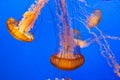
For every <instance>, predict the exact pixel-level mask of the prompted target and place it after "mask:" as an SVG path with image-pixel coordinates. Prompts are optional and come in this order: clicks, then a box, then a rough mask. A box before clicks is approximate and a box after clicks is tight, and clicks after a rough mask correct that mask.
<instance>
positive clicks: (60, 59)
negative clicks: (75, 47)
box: [50, 52, 84, 70]
mask: <svg viewBox="0 0 120 80" xmlns="http://www.w3.org/2000/svg"><path fill="white" fill-rule="evenodd" d="M50 62H51V63H52V64H53V65H54V66H55V67H57V68H58V69H61V70H75V69H77V68H79V67H80V66H81V65H82V64H83V63H84V57H83V55H81V54H80V53H78V54H72V53H67V54H66V53H64V52H63V53H61V54H60V53H59V54H54V55H52V56H51V58H50Z"/></svg>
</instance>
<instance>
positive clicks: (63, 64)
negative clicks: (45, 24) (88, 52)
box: [50, 0, 84, 70]
mask: <svg viewBox="0 0 120 80" xmlns="http://www.w3.org/2000/svg"><path fill="white" fill-rule="evenodd" d="M65 1H66V0H60V2H57V1H56V3H57V5H59V6H60V8H61V12H62V15H60V14H59V16H61V18H60V19H61V20H62V21H61V22H62V25H61V28H60V33H59V34H60V35H59V37H60V46H61V47H60V48H59V52H56V53H54V54H53V55H52V56H51V58H50V62H51V63H52V64H53V65H54V66H55V67H57V68H58V69H61V70H74V69H77V68H79V67H80V66H81V65H82V64H83V63H84V56H83V55H82V54H81V52H80V50H79V49H76V45H75V43H74V33H73V29H72V28H71V27H70V25H69V20H68V15H67V11H66V2H65ZM58 3H60V4H58ZM75 51H76V52H75ZM75 53H76V54H75Z"/></svg>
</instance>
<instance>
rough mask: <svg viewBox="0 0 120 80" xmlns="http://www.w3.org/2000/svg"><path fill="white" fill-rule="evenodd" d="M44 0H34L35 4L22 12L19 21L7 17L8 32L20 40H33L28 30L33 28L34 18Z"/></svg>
mask: <svg viewBox="0 0 120 80" xmlns="http://www.w3.org/2000/svg"><path fill="white" fill-rule="evenodd" d="M46 2H47V0H35V4H32V5H31V7H30V8H29V9H28V11H26V12H25V13H24V14H23V18H22V19H21V21H17V20H15V19H14V18H12V17H11V18H9V19H8V20H7V27H8V30H9V32H10V34H11V35H12V36H13V37H14V38H16V39H17V40H20V41H25V42H31V41H33V39H34V36H33V35H32V34H31V33H30V30H31V29H32V28H33V26H34V23H35V20H36V19H37V17H38V15H39V14H40V11H41V9H42V8H43V6H44V4H45V3H46Z"/></svg>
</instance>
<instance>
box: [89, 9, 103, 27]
mask: <svg viewBox="0 0 120 80" xmlns="http://www.w3.org/2000/svg"><path fill="white" fill-rule="evenodd" d="M100 20H101V11H100V10H94V12H93V13H92V14H91V15H90V17H88V20H87V26H88V27H89V28H93V27H95V26H96V25H97V24H98V23H99V22H100Z"/></svg>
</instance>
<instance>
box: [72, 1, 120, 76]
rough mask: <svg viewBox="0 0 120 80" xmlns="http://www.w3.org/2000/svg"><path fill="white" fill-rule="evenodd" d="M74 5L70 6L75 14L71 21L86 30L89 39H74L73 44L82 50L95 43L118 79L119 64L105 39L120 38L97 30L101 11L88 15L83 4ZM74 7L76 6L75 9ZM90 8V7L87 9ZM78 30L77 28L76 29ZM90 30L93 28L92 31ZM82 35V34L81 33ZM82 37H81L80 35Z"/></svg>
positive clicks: (119, 73)
mask: <svg viewBox="0 0 120 80" xmlns="http://www.w3.org/2000/svg"><path fill="white" fill-rule="evenodd" d="M71 1H72V2H74V5H73V6H72V7H73V8H74V9H75V10H74V9H72V10H73V13H74V14H76V15H75V16H74V17H72V19H71V20H72V21H73V20H74V21H76V22H78V24H77V26H78V25H82V26H80V27H83V29H85V30H86V32H87V34H88V35H90V36H91V37H87V38H85V39H82V38H81V39H76V38H74V42H75V43H76V44H77V43H79V44H77V45H78V46H80V47H81V49H82V48H86V47H89V45H91V44H92V43H96V44H97V45H98V46H99V51H100V53H101V55H102V56H103V57H104V58H105V59H106V61H107V63H108V65H109V66H110V67H111V68H112V69H113V71H114V73H116V74H117V76H118V77H120V64H119V63H118V62H117V60H116V58H115V55H114V53H113V51H112V49H111V46H110V44H109V42H108V41H107V39H110V40H111V41H112V40H118V41H119V40H120V37H117V36H111V35H107V34H103V32H102V30H100V29H99V27H98V26H99V25H97V24H98V23H99V21H100V18H101V16H102V15H101V10H100V9H93V8H91V9H92V10H93V13H92V14H91V15H90V12H89V11H88V10H87V8H88V7H87V6H85V4H84V3H83V5H84V6H81V4H80V2H79V1H76V2H75V1H73V0H71ZM76 5H78V6H77V7H76ZM89 8H90V7H89ZM77 28H78V27H77ZM91 28H94V30H92V29H91ZM81 35H82V33H81ZM82 37H83V35H82Z"/></svg>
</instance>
